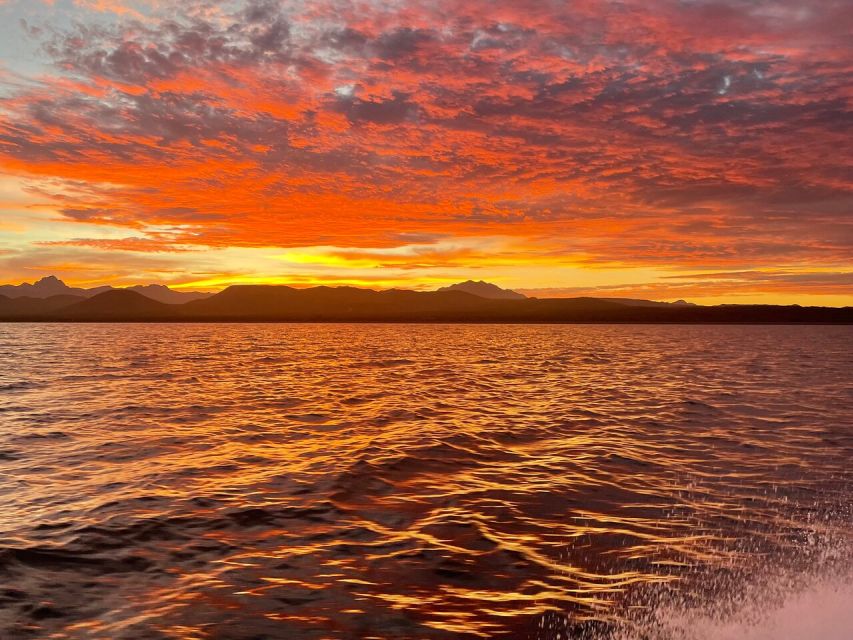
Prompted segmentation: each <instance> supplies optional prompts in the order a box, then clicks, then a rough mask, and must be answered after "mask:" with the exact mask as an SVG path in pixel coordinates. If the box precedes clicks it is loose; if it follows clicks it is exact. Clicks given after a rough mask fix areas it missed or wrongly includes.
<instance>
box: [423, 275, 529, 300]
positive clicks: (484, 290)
mask: <svg viewBox="0 0 853 640" xmlns="http://www.w3.org/2000/svg"><path fill="white" fill-rule="evenodd" d="M439 291H464V292H465V293H471V294H473V295H475V296H479V297H481V298H490V299H493V300H524V299H525V298H527V296H525V295H524V294H521V293H517V292H515V291H510V290H509V289H501V288H500V287H499V286H497V285H496V284H492V283H491V282H483V281H482V280H480V281H478V282H475V281H474V280H466V281H465V282H459V283H457V284H451V285H450V286H447V287H442V288H441V289H439Z"/></svg>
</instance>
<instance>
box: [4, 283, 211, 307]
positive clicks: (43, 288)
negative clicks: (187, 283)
mask: <svg viewBox="0 0 853 640" xmlns="http://www.w3.org/2000/svg"><path fill="white" fill-rule="evenodd" d="M113 288H114V287H110V286H102V287H94V288H92V289H81V288H79V287H69V286H68V285H67V284H65V283H64V282H63V281H62V280H60V279H59V278H57V277H56V276H45V277H44V278H42V279H41V280H39V281H37V282H35V283H34V284H29V283H27V282H25V283H23V284H4V285H0V295H4V296H7V297H9V298H22V297H28V298H48V297H50V296H57V295H70V296H81V297H84V298H91V297H92V296H96V295H98V294H99V293H104V292H105V291H111V290H112V289H113ZM127 288H128V289H129V290H131V291H136V292H137V293H141V294H142V295H144V296H146V297H148V298H151V299H152V300H157V301H158V302H165V303H167V304H181V303H183V302H189V301H190V300H198V299H200V298H206V297H208V296H210V295H211V294H209V293H202V292H200V291H173V290H172V289H170V288H169V287H167V286H165V285H162V284H146V285H141V284H137V285H134V286H132V287H127Z"/></svg>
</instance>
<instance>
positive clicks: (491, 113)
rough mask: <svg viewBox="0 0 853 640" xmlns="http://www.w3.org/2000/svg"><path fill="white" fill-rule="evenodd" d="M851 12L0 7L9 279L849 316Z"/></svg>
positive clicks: (408, 3)
mask: <svg viewBox="0 0 853 640" xmlns="http://www.w3.org/2000/svg"><path fill="white" fill-rule="evenodd" d="M851 101H853V9H851V6H850V3H849V0H811V1H809V2H804V1H802V0H799V1H796V2H795V1H791V0H779V1H775V2H770V1H766V0H717V1H705V0H622V1H619V2H615V1H612V2H611V1H604V0H600V1H592V0H577V1H571V0H560V1H557V0H537V1H533V0H466V1H465V2H459V1H450V2H444V1H439V0H431V1H416V0H391V1H383V2H379V1H378V0H363V1H350V0H316V1H313V2H304V1H302V2H297V1H291V0H242V1H236V0H234V1H212V0H182V1H181V2H164V1H162V0H0V281H2V282H10V283H11V282H22V281H27V282H32V281H34V280H36V279H38V278H40V277H42V276H44V275H48V274H54V275H56V276H58V277H60V278H62V279H63V280H65V281H66V282H68V283H69V284H74V285H78V286H94V285H99V284H114V285H131V284H140V283H149V282H162V283H165V284H169V285H170V286H173V287H176V288H183V289H206V290H212V289H218V288H222V287H224V286H227V285H229V284H238V283H247V282H252V283H271V284H273V283H276V284H292V285H297V286H303V285H315V284H330V285H338V284H352V285H356V286H364V287H371V288H390V287H405V288H413V289H434V288H436V287H438V286H442V285H445V284H449V283H452V282H458V281H460V280H466V279H469V278H470V279H475V280H480V279H483V280H489V281H492V282H495V283H497V284H499V285H501V286H504V287H509V288H513V289H516V290H520V291H523V292H525V293H528V294H530V295H537V296H540V297H545V296H577V295H595V296H605V297H616V296H620V297H625V296H627V297H641V298H652V299H658V300H676V299H682V298H683V299H687V300H691V301H694V302H704V303H721V302H726V303H730V302H735V303H736V302H770V303H783V304H793V303H799V304H828V305H850V304H853V104H851Z"/></svg>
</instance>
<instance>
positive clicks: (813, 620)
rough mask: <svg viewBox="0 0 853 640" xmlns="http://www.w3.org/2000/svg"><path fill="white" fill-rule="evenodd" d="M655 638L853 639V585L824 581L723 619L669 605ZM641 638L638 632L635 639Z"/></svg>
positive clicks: (659, 616) (750, 604) (660, 614)
mask: <svg viewBox="0 0 853 640" xmlns="http://www.w3.org/2000/svg"><path fill="white" fill-rule="evenodd" d="M655 617H656V619H657V622H658V624H659V625H660V626H659V631H658V632H656V633H655V636H654V637H655V638H660V639H663V638H667V639H669V640H850V639H851V638H853V585H851V584H850V583H849V582H847V583H844V582H840V581H818V582H815V583H812V584H809V585H808V586H807V587H805V588H804V589H802V590H801V591H797V592H794V593H791V594H789V595H788V596H787V597H785V598H784V599H783V600H782V601H781V602H777V603H776V604H775V605H769V604H768V603H767V602H762V601H761V600H757V601H749V602H745V603H744V605H743V607H741V608H740V609H739V610H737V611H736V612H735V613H734V614H732V615H729V616H726V617H725V618H724V619H721V618H720V617H718V616H715V615H709V614H707V613H703V612H701V611H678V610H675V609H668V608H666V607H664V608H662V609H660V610H659V611H658V612H657V613H656V615H655ZM635 637H641V636H636V635H630V636H626V637H625V639H624V640H629V638H632V639H633V638H635Z"/></svg>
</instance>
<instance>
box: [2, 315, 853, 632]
mask: <svg viewBox="0 0 853 640" xmlns="http://www.w3.org/2000/svg"><path fill="white" fill-rule="evenodd" d="M852 338H853V329H851V328H850V327H734V326H725V327H715V326H692V327H689V326H666V327H655V326H470V325H454V326H429V325H427V326H420V325H8V324H7V325H0V363H2V367H0V489H1V490H2V494H0V637H3V638H19V637H20V638H30V637H32V638H41V637H50V638H115V639H119V638H121V639H125V638H185V639H190V638H193V639H195V638H239V639H249V638H306V639H320V638H363V639H367V638H469V637H470V638H477V637H482V638H495V637H510V638H531V639H533V638H537V639H550V638H592V637H596V638H600V637H616V635H617V634H623V635H624V634H626V633H627V634H629V635H628V637H632V638H643V637H649V638H651V637H654V636H653V635H652V634H653V633H655V632H656V631H655V629H659V628H660V625H661V622H660V620H659V618H660V616H659V615H658V614H659V613H660V612H661V611H663V610H664V608H665V607H664V605H663V604H662V603H664V602H666V603H670V604H671V603H673V602H677V603H678V605H679V610H680V611H688V610H693V611H699V612H704V613H701V614H700V615H710V614H707V612H708V611H709V610H711V611H718V610H722V609H725V608H726V605H725V603H739V604H740V605H742V604H743V598H745V597H749V588H750V587H749V585H750V580H749V579H748V578H747V577H748V576H752V575H755V574H756V572H759V573H760V572H763V571H766V570H768V567H770V568H772V567H785V568H786V570H787V571H788V572H789V573H788V575H789V576H805V575H811V574H814V573H819V574H821V575H827V574H829V573H832V572H835V573H836V574H838V575H843V574H844V572H846V571H847V570H848V569H849V567H850V560H851V558H850V553H849V549H850V548H851V545H850V542H851V540H850V538H851V535H853V515H851V511H850V502H851V495H853V493H851V479H853V476H851V469H850V465H849V461H850V459H851V456H853V430H851V426H850V415H851V414H853V412H851V410H853V392H851V376H850V357H849V347H850V344H851V339H852ZM826 549H833V550H834V552H833V553H831V554H828V553H827V552H826ZM753 582H754V581H753ZM791 582H796V578H794V579H792V580H787V581H786V580H783V579H779V581H778V584H779V587H780V588H779V590H778V591H779V593H776V594H775V595H774V596H773V597H774V598H776V599H777V604H778V600H779V598H781V599H782V600H784V598H785V597H787V595H790V593H791V592H792V589H791V588H790V587H792V585H791ZM793 586H794V587H795V586H796V585H793ZM794 590H795V589H794ZM786 594H787V595H786ZM721 603H722V604H721ZM670 604H667V605H666V606H670ZM771 604H772V603H769V604H768V607H770V606H771ZM709 607H710V609H709ZM726 615H728V614H726ZM695 631H696V627H695V625H694V627H693V631H691V633H693V632H695ZM620 637H622V635H620ZM668 637H672V638H674V637H676V636H675V635H672V634H671V635H669V636H668ZM685 637H687V636H685ZM709 637H710V636H709Z"/></svg>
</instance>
